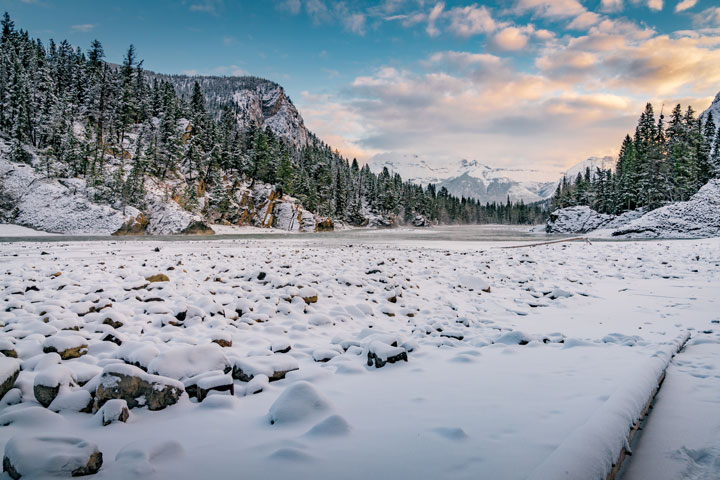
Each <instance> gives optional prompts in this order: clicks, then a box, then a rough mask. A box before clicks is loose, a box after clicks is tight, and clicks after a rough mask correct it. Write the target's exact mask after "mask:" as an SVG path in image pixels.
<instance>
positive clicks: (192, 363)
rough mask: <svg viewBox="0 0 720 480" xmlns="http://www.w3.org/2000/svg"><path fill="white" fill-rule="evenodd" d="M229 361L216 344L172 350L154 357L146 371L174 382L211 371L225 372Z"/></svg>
mask: <svg viewBox="0 0 720 480" xmlns="http://www.w3.org/2000/svg"><path fill="white" fill-rule="evenodd" d="M229 366H230V361H229V360H228V358H227V357H226V356H225V354H224V353H223V351H222V347H220V346H219V345H218V344H216V343H209V344H207V345H200V346H192V347H181V348H173V349H171V350H168V351H167V352H163V353H161V354H160V355H158V356H157V357H155V358H154V359H153V360H152V361H151V362H150V364H149V365H148V371H149V372H150V373H155V374H157V375H162V376H163V377H170V378H174V379H176V380H181V379H184V378H190V377H194V376H195V375H199V374H201V373H205V372H209V371H212V370H225V369H227V368H228V367H229Z"/></svg>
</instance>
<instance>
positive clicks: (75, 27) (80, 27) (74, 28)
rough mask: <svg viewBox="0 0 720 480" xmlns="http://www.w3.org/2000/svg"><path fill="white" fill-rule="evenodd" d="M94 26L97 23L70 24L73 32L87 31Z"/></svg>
mask: <svg viewBox="0 0 720 480" xmlns="http://www.w3.org/2000/svg"><path fill="white" fill-rule="evenodd" d="M96 26H97V25H96V24H94V23H81V24H78V25H72V26H71V27H70V29H71V30H72V31H73V32H82V33H86V32H89V31H90V30H92V29H94V28H95V27H96Z"/></svg>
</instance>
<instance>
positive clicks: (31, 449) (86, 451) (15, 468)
mask: <svg viewBox="0 0 720 480" xmlns="http://www.w3.org/2000/svg"><path fill="white" fill-rule="evenodd" d="M102 464H103V456H102V453H101V452H100V450H99V449H98V447H97V445H95V444H94V443H90V442H87V441H85V440H82V439H80V438H75V437H56V436H36V437H24V436H16V437H13V438H11V439H10V441H8V442H7V444H6V445H5V455H4V456H3V471H5V472H7V473H8V475H10V477H11V478H14V479H18V478H28V479H30V478H46V477H49V476H51V477H57V476H63V477H68V476H73V477H80V476H83V475H92V474H95V473H97V472H98V470H100V467H102Z"/></svg>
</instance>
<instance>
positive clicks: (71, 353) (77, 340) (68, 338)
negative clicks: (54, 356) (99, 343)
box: [43, 334, 88, 360]
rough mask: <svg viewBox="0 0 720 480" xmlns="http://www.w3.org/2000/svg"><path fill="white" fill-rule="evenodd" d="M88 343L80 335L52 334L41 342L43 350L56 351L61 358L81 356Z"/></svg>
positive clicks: (85, 351) (67, 358)
mask: <svg viewBox="0 0 720 480" xmlns="http://www.w3.org/2000/svg"><path fill="white" fill-rule="evenodd" d="M87 347H88V343H87V340H86V339H85V337H82V336H80V335H62V334H58V335H53V336H51V337H48V338H47V339H45V342H43V352H45V353H52V352H57V353H58V354H59V355H60V358H62V359H63V360H69V359H71V358H78V357H82V356H83V355H85V354H86V353H87Z"/></svg>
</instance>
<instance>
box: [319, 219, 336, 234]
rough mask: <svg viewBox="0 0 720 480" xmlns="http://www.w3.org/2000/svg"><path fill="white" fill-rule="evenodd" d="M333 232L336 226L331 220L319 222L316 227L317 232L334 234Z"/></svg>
mask: <svg viewBox="0 0 720 480" xmlns="http://www.w3.org/2000/svg"><path fill="white" fill-rule="evenodd" d="M333 230H335V224H334V223H333V221H332V219H331V218H324V219H322V220H319V221H318V222H317V226H316V227H315V231H317V232H332V231H333Z"/></svg>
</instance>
